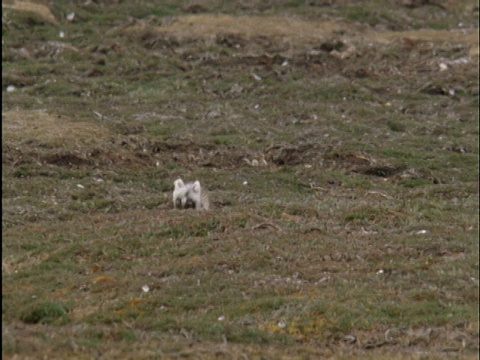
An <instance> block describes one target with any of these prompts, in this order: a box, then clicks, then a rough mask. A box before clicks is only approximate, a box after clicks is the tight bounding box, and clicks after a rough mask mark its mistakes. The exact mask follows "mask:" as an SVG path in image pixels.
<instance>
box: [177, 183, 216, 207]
mask: <svg viewBox="0 0 480 360" xmlns="http://www.w3.org/2000/svg"><path fill="white" fill-rule="evenodd" d="M173 185H174V189H173V207H174V208H177V206H179V207H180V208H182V209H185V208H188V207H190V206H194V207H195V209H197V210H209V208H210V201H209V198H208V193H207V191H206V190H205V189H202V186H201V185H200V181H198V180H197V181H195V182H193V183H184V182H183V180H182V179H177V180H175V181H174V182H173Z"/></svg>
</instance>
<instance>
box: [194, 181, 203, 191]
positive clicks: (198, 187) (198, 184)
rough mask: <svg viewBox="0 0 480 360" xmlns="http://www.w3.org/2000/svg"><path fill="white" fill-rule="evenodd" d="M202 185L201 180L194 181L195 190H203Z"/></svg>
mask: <svg viewBox="0 0 480 360" xmlns="http://www.w3.org/2000/svg"><path fill="white" fill-rule="evenodd" d="M201 189H202V187H201V186H200V181H198V180H197V181H195V182H194V183H193V191H195V192H197V193H199V192H200V191H201Z"/></svg>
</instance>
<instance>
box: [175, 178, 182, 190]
mask: <svg viewBox="0 0 480 360" xmlns="http://www.w3.org/2000/svg"><path fill="white" fill-rule="evenodd" d="M173 185H175V189H177V188H181V187H183V186H184V184H183V180H182V179H177V180H175V181H174V182H173Z"/></svg>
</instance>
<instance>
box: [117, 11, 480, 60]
mask: <svg viewBox="0 0 480 360" xmlns="http://www.w3.org/2000/svg"><path fill="white" fill-rule="evenodd" d="M126 28H128V31H145V32H148V36H144V38H143V40H144V41H145V40H146V38H148V41H147V42H148V45H147V47H150V48H151V47H155V45H158V44H163V45H164V46H167V47H168V46H170V45H179V44H186V43H191V42H197V41H204V42H205V43H206V44H215V43H220V44H223V45H227V46H229V47H234V48H237V49H244V50H245V52H247V53H251V54H255V53H258V52H260V53H261V52H264V51H266V50H267V51H278V52H284V53H286V54H287V55H288V54H291V53H296V52H298V51H301V52H304V51H305V49H306V48H308V49H309V50H315V49H317V47H318V49H317V50H325V49H324V48H322V45H323V44H324V43H325V42H327V43H330V42H332V40H334V39H340V38H341V39H342V41H343V42H344V43H345V44H348V43H351V44H360V43H366V42H372V43H388V42H392V41H396V40H402V39H410V40H412V41H432V42H456V43H461V44H465V45H468V46H470V47H471V50H470V56H478V39H479V37H478V31H477V29H461V30H452V31H448V30H430V29H429V30H412V31H377V30H375V29H374V28H371V27H368V26H366V25H362V24H358V23H346V22H344V21H339V20H328V21H307V20H300V19H297V18H293V17H288V18H287V17H281V16H248V17H246V16H245V17H242V16H241V17H234V16H229V15H218V16H212V15H206V14H201V15H187V16H182V17H177V18H173V19H171V21H169V22H168V23H167V24H166V25H164V26H149V24H148V23H146V22H142V21H136V22H133V23H130V24H128V25H127V26H125V27H123V30H125V29H126ZM155 36H156V38H155ZM152 38H153V39H152ZM152 44H153V45H152ZM348 48H349V47H348V46H346V48H345V49H344V50H345V51H348ZM330 50H331V51H333V52H335V53H334V54H333V55H338V56H340V57H341V54H337V53H336V52H338V49H334V48H332V49H330ZM350 51H353V49H350ZM348 55H349V54H346V55H345V57H348Z"/></svg>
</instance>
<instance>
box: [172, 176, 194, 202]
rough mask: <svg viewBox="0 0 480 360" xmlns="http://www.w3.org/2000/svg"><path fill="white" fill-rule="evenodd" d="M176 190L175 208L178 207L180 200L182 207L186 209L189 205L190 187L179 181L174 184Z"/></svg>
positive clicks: (174, 196) (174, 197)
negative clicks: (188, 192) (188, 193)
mask: <svg viewBox="0 0 480 360" xmlns="http://www.w3.org/2000/svg"><path fill="white" fill-rule="evenodd" d="M173 185H174V186H175V188H174V189H173V207H174V208H176V207H177V201H178V200H180V203H181V207H182V208H184V207H185V204H186V203H187V196H186V194H187V191H188V189H189V185H190V184H187V185H188V186H187V185H185V184H184V183H183V180H182V179H177V180H175V181H174V182H173Z"/></svg>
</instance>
